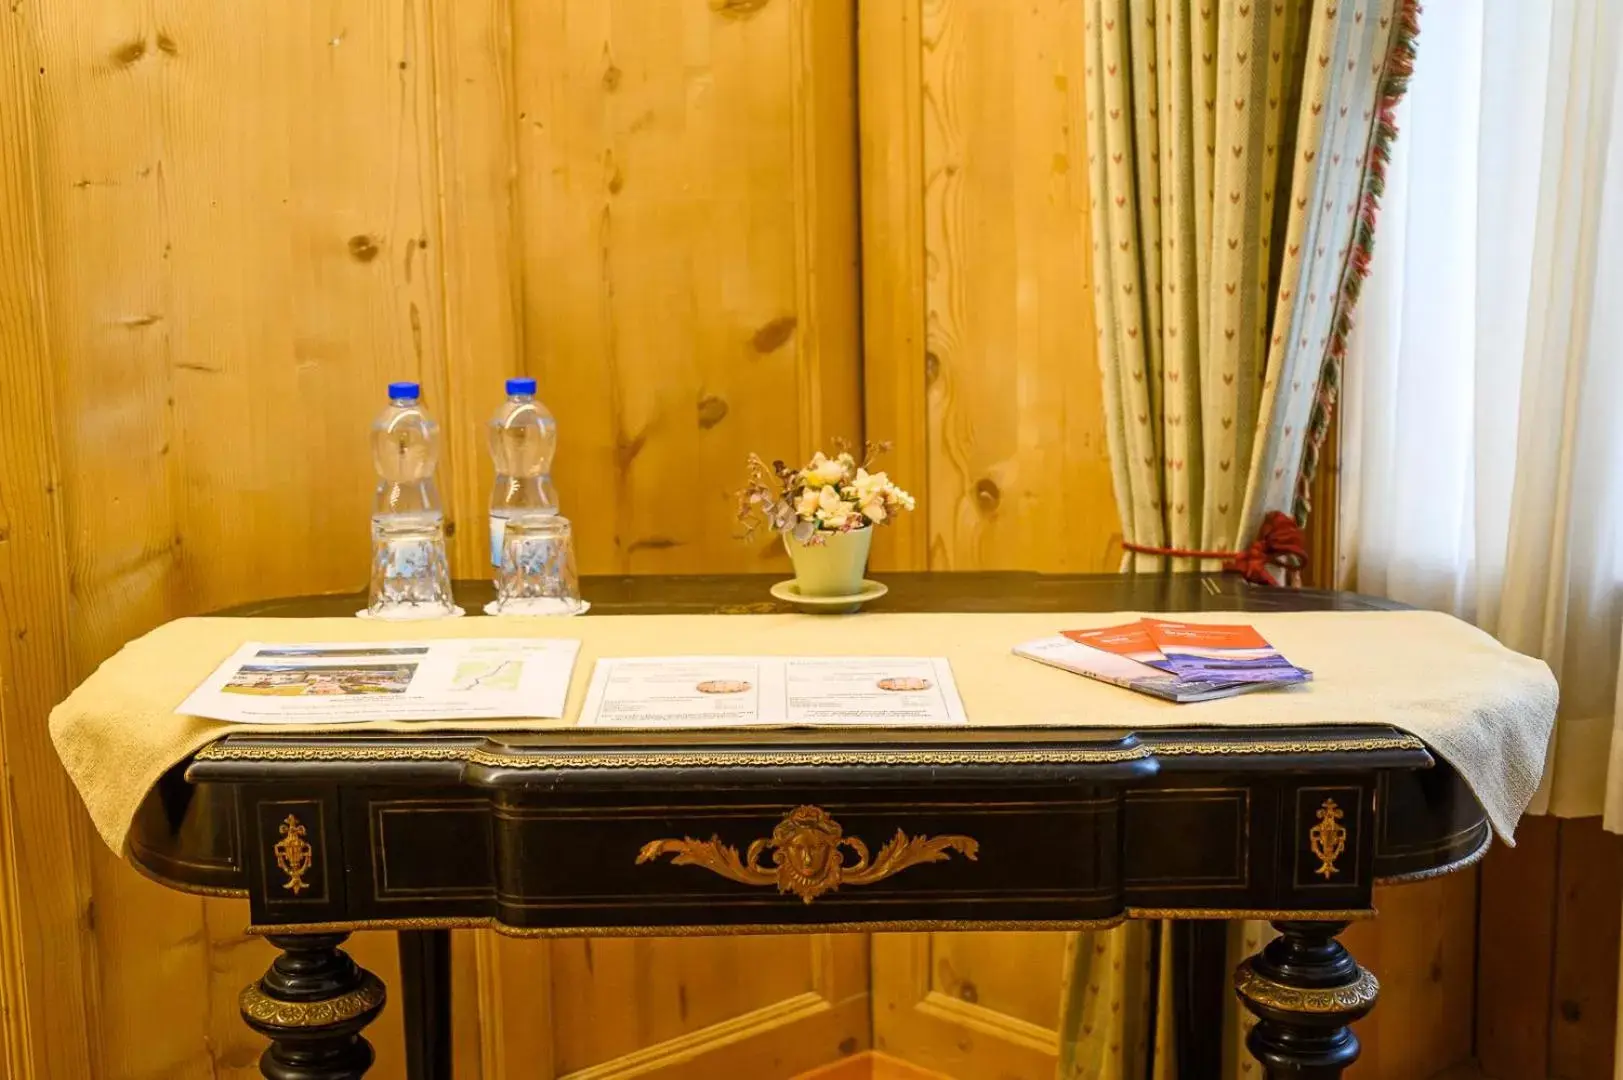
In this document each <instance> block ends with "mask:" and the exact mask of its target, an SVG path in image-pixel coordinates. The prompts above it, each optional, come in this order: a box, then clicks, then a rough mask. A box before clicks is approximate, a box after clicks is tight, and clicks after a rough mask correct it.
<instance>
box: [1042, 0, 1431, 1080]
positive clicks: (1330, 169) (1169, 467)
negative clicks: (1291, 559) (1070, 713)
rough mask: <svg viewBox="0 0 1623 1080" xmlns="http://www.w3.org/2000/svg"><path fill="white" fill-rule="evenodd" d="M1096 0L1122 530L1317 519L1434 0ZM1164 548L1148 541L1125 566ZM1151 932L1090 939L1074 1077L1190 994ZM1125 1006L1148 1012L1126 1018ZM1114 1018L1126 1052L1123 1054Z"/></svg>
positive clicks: (1221, 542) (1108, 367)
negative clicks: (1155, 985)
mask: <svg viewBox="0 0 1623 1080" xmlns="http://www.w3.org/2000/svg"><path fill="white" fill-rule="evenodd" d="M1084 3H1085V5H1086V11H1087V14H1086V26H1087V30H1086V33H1087V61H1086V63H1087V79H1088V82H1087V95H1088V125H1089V126H1088V138H1089V154H1088V160H1089V165H1090V170H1091V171H1090V178H1091V184H1092V228H1093V251H1094V260H1093V262H1094V275H1095V280H1094V303H1095V309H1096V314H1097V320H1098V326H1099V362H1100V367H1101V368H1102V370H1103V373H1104V383H1105V412H1106V419H1107V431H1108V434H1109V443H1110V457H1111V465H1112V468H1113V470H1114V479H1115V490H1116V501H1117V505H1118V508H1119V510H1120V514H1121V521H1122V533H1123V537H1124V539H1125V540H1126V541H1127V542H1129V543H1134V544H1141V545H1151V546H1155V547H1175V548H1184V549H1196V550H1205V551H1211V550H1226V551H1233V550H1238V549H1240V548H1243V547H1245V546H1246V544H1247V543H1249V541H1250V539H1251V537H1252V536H1253V535H1254V534H1255V533H1256V531H1257V529H1258V526H1259V525H1260V523H1261V522H1262V519H1263V516H1264V515H1265V513H1267V512H1268V511H1272V510H1281V511H1285V512H1287V513H1290V514H1292V515H1293V516H1294V517H1296V519H1297V520H1298V521H1303V520H1305V518H1306V515H1307V512H1308V509H1309V507H1308V504H1307V499H1306V491H1307V487H1308V484H1309V482H1310V481H1311V479H1312V474H1313V470H1314V467H1315V466H1316V464H1317V460H1318V450H1319V445H1320V442H1321V441H1322V439H1323V437H1324V430H1325V428H1326V426H1327V425H1328V423H1329V416H1330V409H1331V407H1332V406H1333V404H1334V401H1335V392H1336V389H1337V386H1338V383H1339V377H1340V362H1341V357H1342V355H1343V353H1344V351H1345V348H1346V336H1347V332H1348V330H1349V329H1350V327H1351V314H1352V309H1353V305H1354V303H1355V302H1356V300H1357V295H1358V288H1359V284H1360V282H1361V281H1362V279H1363V276H1364V274H1365V273H1366V272H1367V270H1368V265H1369V256H1370V251H1371V245H1372V243H1373V233H1374V224H1375V204H1376V200H1377V198H1378V197H1379V194H1380V184H1381V172H1382V166H1383V165H1384V162H1385V160H1386V154H1387V148H1388V146H1389V144H1390V141H1391V138H1392V136H1393V134H1394V131H1393V128H1392V122H1391V109H1392V106H1393V105H1394V104H1395V103H1396V101H1397V99H1398V97H1400V96H1401V94H1402V91H1403V86H1404V82H1405V80H1406V79H1407V76H1408V73H1409V71H1410V69H1411V66H1412V63H1413V47H1414V37H1415V33H1416V29H1417V27H1416V20H1417V15H1418V8H1417V5H1416V3H1415V0H1084ZM1172 562H1173V564H1174V568H1177V569H1189V568H1193V565H1192V564H1191V562H1190V561H1189V560H1184V559H1174V560H1172ZM1162 565H1163V561H1162V557H1161V556H1158V555H1144V554H1136V555H1130V556H1129V557H1128V559H1127V561H1126V564H1125V566H1124V569H1140V570H1155V569H1159V568H1160V567H1161V566H1162ZM1238 933H1240V931H1239V930H1238V929H1237V930H1236V934H1237V935H1238ZM1248 936H1250V937H1251V938H1252V939H1253V940H1254V941H1255V940H1256V939H1257V938H1258V936H1259V935H1258V931H1257V929H1256V928H1255V927H1252V928H1251V930H1250V933H1249V935H1248ZM1163 937H1164V938H1165V939H1166V940H1170V939H1171V935H1170V934H1168V935H1163ZM1146 940H1147V930H1146V929H1145V928H1144V927H1142V926H1135V925H1131V924H1130V925H1128V926H1126V927H1122V928H1119V929H1117V930H1114V931H1111V932H1109V933H1108V934H1104V935H1097V936H1087V935H1084V936H1082V937H1080V938H1078V940H1077V941H1076V942H1075V943H1073V945H1072V947H1071V948H1070V949H1069V950H1068V952H1067V955H1068V957H1069V958H1070V959H1071V961H1072V966H1071V972H1070V976H1069V981H1068V985H1067V988H1066V1004H1065V1011H1064V1013H1063V1017H1062V1019H1063V1030H1062V1031H1061V1050H1060V1069H1059V1075H1060V1077H1061V1078H1062V1080H1084V1078H1086V1080H1110V1078H1117V1077H1121V1078H1132V1080H1136V1078H1137V1077H1140V1076H1143V1075H1144V1074H1145V1071H1146V1065H1145V1061H1146V1059H1147V1057H1148V1056H1149V1055H1148V1054H1147V1051H1146V1049H1145V1045H1146V1043H1147V1042H1148V1033H1147V1030H1146V1029H1147V1026H1148V1019H1147V1018H1148V1017H1149V1016H1150V1015H1152V1014H1153V1013H1159V1014H1161V1015H1165V1013H1166V1011H1167V1010H1165V1009H1162V1010H1152V1009H1151V1008H1150V998H1151V997H1152V996H1153V994H1152V992H1151V990H1150V989H1149V987H1150V986H1151V985H1152V980H1148V979H1146V978H1143V977H1142V975H1143V973H1144V970H1145V964H1146V963H1147V962H1148V961H1147V960H1146V957H1147V956H1148V952H1149V950H1148V949H1147V947H1146V946H1145V944H1144V943H1145V941H1146ZM1234 946H1235V950H1236V951H1237V952H1238V951H1239V949H1240V947H1241V942H1240V941H1239V940H1238V939H1236V941H1235V942H1234ZM1123 1014H1125V1015H1127V1016H1128V1017H1130V1018H1131V1017H1141V1018H1144V1019H1142V1020H1133V1019H1128V1020H1120V1019H1112V1018H1113V1017H1119V1016H1121V1015H1123ZM1100 1031H1109V1032H1114V1033H1117V1034H1116V1035H1115V1036H1113V1038H1115V1039H1116V1040H1117V1041H1118V1042H1120V1044H1121V1048H1120V1049H1119V1050H1117V1049H1113V1048H1112V1046H1111V1045H1110V1042H1111V1040H1110V1039H1107V1040H1106V1043H1105V1045H1104V1047H1103V1049H1102V1050H1101V1048H1100V1046H1099V1044H1098V1039H1097V1035H1098V1033H1099V1032H1100ZM1230 1039H1231V1041H1232V1042H1233V1046H1232V1047H1231V1050H1232V1051H1233V1052H1231V1053H1229V1054H1228V1055H1227V1057H1228V1059H1229V1061H1230V1063H1231V1068H1232V1069H1233V1071H1234V1073H1235V1074H1236V1075H1243V1072H1244V1071H1243V1070H1242V1069H1240V1068H1239V1065H1240V1064H1241V1063H1242V1062H1245V1061H1247V1059H1246V1058H1245V1055H1244V1052H1243V1050H1241V1049H1240V1047H1239V1043H1238V1040H1237V1039H1234V1038H1233V1037H1232V1036H1230ZM1156 1041H1157V1042H1158V1043H1159V1042H1160V1041H1161V1040H1159V1039H1158V1040H1156ZM1170 1056H1171V1055H1170V1053H1168V1052H1165V1051H1164V1050H1163V1051H1162V1052H1158V1053H1156V1054H1155V1055H1154V1058H1155V1062H1156V1067H1155V1070H1154V1071H1155V1073H1157V1074H1159V1075H1161V1076H1172V1075H1175V1073H1174V1071H1173V1070H1172V1068H1171V1066H1170V1063H1169V1061H1168V1058H1169V1057H1170Z"/></svg>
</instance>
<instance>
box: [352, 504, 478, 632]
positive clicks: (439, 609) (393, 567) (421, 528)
mask: <svg viewBox="0 0 1623 1080" xmlns="http://www.w3.org/2000/svg"><path fill="white" fill-rule="evenodd" d="M366 614H367V615H368V616H369V617H371V618H374V619H437V618H442V617H444V616H447V615H457V614H460V612H459V610H458V609H457V607H456V604H455V602H454V601H453V600H452V598H451V567H450V563H449V562H448V560H447V559H446V557H445V521H444V519H443V518H442V517H441V516H440V515H438V514H387V515H384V514H379V515H377V516H375V517H374V518H373V519H372V580H371V585H370V587H369V589H368V590H367V600H366Z"/></svg>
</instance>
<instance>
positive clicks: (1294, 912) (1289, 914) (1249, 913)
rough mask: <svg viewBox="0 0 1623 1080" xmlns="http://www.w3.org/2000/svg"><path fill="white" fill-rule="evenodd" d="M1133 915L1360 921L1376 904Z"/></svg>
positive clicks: (1137, 913) (1134, 913)
mask: <svg viewBox="0 0 1623 1080" xmlns="http://www.w3.org/2000/svg"><path fill="white" fill-rule="evenodd" d="M1127 917H1128V918H1129V919H1138V920H1144V919H1255V920H1260V921H1263V922H1285V921H1290V922H1304V921H1305V922H1358V921H1359V920H1361V919H1373V918H1375V909H1374V908H1296V909H1290V908H1216V907H1211V908H1171V907H1156V908H1148V907H1130V908H1128V909H1127Z"/></svg>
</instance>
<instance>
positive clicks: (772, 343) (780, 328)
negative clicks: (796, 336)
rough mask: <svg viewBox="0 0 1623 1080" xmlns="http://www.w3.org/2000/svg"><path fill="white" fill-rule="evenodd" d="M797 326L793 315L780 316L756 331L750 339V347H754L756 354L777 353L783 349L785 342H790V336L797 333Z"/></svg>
mask: <svg viewBox="0 0 1623 1080" xmlns="http://www.w3.org/2000/svg"><path fill="white" fill-rule="evenodd" d="M795 325H796V321H795V317H794V316H793V315H779V316H778V317H777V318H776V319H773V320H772V321H771V322H769V323H766V324H764V325H763V326H762V327H761V328H760V329H759V330H757V331H755V334H754V336H753V337H751V338H750V345H751V346H753V347H754V349H755V351H756V352H758V353H761V354H763V355H764V354H766V353H769V352H776V351H777V350H778V349H781V348H782V347H783V344H784V342H786V341H788V340H789V337H790V335H792V334H793V333H794V332H795Z"/></svg>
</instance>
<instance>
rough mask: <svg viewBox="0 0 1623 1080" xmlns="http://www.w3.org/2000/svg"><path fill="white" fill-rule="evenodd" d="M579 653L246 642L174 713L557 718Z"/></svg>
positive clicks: (334, 720)
mask: <svg viewBox="0 0 1623 1080" xmlns="http://www.w3.org/2000/svg"><path fill="white" fill-rule="evenodd" d="M579 652H580V642H579V641H576V640H573V639H567V638H456V639H450V640H441V641H386V642H385V641H380V642H355V641H350V642H343V643H334V644H326V645H323V644H315V643H312V644H304V645H268V644H265V643H263V642H258V641H251V642H249V643H248V644H246V645H244V646H243V647H242V648H240V649H238V650H237V651H236V652H235V653H233V654H232V655H231V658H230V659H229V660H227V661H226V662H225V663H223V664H221V665H220V666H219V667H218V668H217V669H215V672H214V674H212V675H210V676H209V677H208V679H207V681H205V682H204V683H203V685H202V686H200V687H198V688H197V689H196V690H195V691H193V692H192V695H191V696H190V697H188V698H187V699H186V700H185V702H183V703H182V704H181V706H180V708H179V709H177V710H176V711H177V712H179V713H182V714H184V715H187V716H203V717H208V718H210V719H213V720H231V721H235V722H237V723H242V724H338V723H358V722H361V721H365V720H457V719H470V720H500V719H539V718H553V717H561V716H563V714H564V701H565V698H566V697H567V696H568V694H569V676H570V673H571V672H572V671H573V670H574V667H575V657H576V655H577V654H578V653H579Z"/></svg>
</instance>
